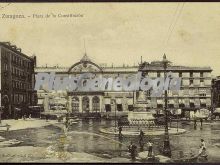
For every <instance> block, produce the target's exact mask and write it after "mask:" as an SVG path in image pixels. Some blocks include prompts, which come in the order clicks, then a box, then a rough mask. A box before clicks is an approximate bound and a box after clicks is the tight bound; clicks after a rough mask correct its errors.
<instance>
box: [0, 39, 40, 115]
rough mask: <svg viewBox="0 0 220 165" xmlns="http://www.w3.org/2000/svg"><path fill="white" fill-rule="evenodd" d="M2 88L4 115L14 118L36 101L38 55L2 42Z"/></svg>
mask: <svg viewBox="0 0 220 165" xmlns="http://www.w3.org/2000/svg"><path fill="white" fill-rule="evenodd" d="M0 65H1V69H0V75H1V78H0V80H1V82H0V90H1V94H0V95H1V100H0V104H1V110H2V111H3V113H2V116H3V117H9V118H14V117H16V116H17V115H18V114H21V111H23V110H24V109H25V107H27V106H31V105H34V104H35V103H36V91H35V92H34V83H35V76H34V67H35V66H36V57H35V56H32V57H29V56H27V55H25V54H24V53H22V52H21V49H20V48H17V47H16V46H15V45H11V44H10V43H9V42H0Z"/></svg>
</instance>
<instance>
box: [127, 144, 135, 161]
mask: <svg viewBox="0 0 220 165" xmlns="http://www.w3.org/2000/svg"><path fill="white" fill-rule="evenodd" d="M128 150H129V152H130V155H131V159H132V160H135V159H136V153H137V146H136V145H134V144H133V143H132V142H131V144H130V145H129V147H128Z"/></svg>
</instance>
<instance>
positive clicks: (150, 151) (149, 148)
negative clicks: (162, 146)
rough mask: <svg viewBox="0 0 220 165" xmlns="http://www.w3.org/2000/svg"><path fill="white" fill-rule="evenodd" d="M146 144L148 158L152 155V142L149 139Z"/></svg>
mask: <svg viewBox="0 0 220 165" xmlns="http://www.w3.org/2000/svg"><path fill="white" fill-rule="evenodd" d="M147 144H148V158H151V157H152V156H153V143H152V142H151V140H149V142H148V143H147Z"/></svg>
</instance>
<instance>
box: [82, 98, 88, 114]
mask: <svg viewBox="0 0 220 165" xmlns="http://www.w3.org/2000/svg"><path fill="white" fill-rule="evenodd" d="M82 109H83V112H89V98H88V97H87V96H85V97H83V99H82Z"/></svg>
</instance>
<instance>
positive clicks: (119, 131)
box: [118, 126, 122, 137]
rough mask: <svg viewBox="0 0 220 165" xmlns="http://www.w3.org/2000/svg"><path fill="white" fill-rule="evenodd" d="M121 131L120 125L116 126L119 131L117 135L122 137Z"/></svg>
mask: <svg viewBox="0 0 220 165" xmlns="http://www.w3.org/2000/svg"><path fill="white" fill-rule="evenodd" d="M121 132H122V127H121V126H119V128H118V133H119V134H118V135H119V137H122V133H121Z"/></svg>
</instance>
